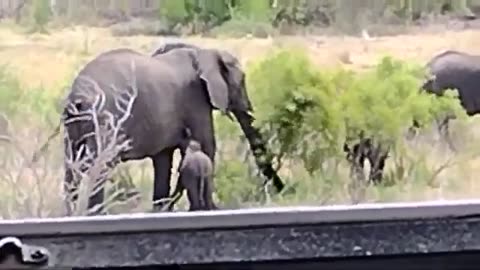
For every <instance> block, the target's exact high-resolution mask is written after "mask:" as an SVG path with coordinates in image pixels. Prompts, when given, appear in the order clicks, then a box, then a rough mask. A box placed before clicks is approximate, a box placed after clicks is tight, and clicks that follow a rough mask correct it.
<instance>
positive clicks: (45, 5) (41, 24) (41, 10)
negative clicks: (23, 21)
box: [33, 0, 51, 32]
mask: <svg viewBox="0 0 480 270" xmlns="http://www.w3.org/2000/svg"><path fill="white" fill-rule="evenodd" d="M50 15H51V11H50V1H49V0H35V1H33V21H34V23H35V25H34V26H35V30H36V31H40V32H45V31H46V29H45V26H46V25H47V23H48V22H49V20H50Z"/></svg>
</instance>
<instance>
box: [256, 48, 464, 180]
mask: <svg viewBox="0 0 480 270" xmlns="http://www.w3.org/2000/svg"><path fill="white" fill-rule="evenodd" d="M422 75H423V71H422V69H421V68H420V67H419V66H417V65H413V64H410V63H407V62H403V61H400V60H396V59H393V58H391V57H388V56H387V57H384V58H382V59H381V61H380V62H379V64H378V65H377V66H376V68H374V69H372V70H369V71H366V72H363V73H357V74H356V73H353V72H350V71H346V70H343V69H341V68H338V69H336V70H322V69H319V68H317V67H316V66H314V65H313V64H312V63H311V62H310V61H309V59H308V57H307V56H306V54H305V53H304V52H303V51H302V50H301V48H300V49H293V50H292V49H281V50H278V51H275V52H272V53H271V54H270V55H268V56H267V57H265V58H264V59H262V60H261V61H259V62H258V63H256V64H254V65H253V66H252V67H251V68H250V69H249V70H248V76H247V78H248V88H249V90H250V91H251V93H252V99H253V102H254V103H255V104H256V106H255V108H256V110H257V112H256V117H257V120H256V125H257V126H258V127H259V128H261V130H262V132H263V133H264V135H265V136H266V137H267V138H269V141H270V149H272V151H273V152H274V153H275V154H276V156H277V157H278V159H279V162H280V163H281V159H282V158H289V159H298V160H301V161H302V162H303V164H304V166H305V169H306V170H307V171H309V173H311V174H312V173H314V172H316V171H319V170H320V171H321V170H324V164H326V162H327V161H329V160H331V159H332V158H344V153H343V148H342V146H343V143H344V142H345V139H348V142H350V143H353V142H355V141H357V140H358V139H360V134H363V136H364V137H373V138H375V139H376V140H377V141H378V142H381V143H383V144H386V145H387V146H388V145H391V146H394V145H396V144H397V143H401V142H402V141H403V134H404V132H405V130H406V129H407V128H408V127H410V126H411V125H412V122H413V120H414V119H416V120H417V121H419V122H420V123H422V124H424V126H425V127H428V126H429V125H430V123H431V122H432V121H433V119H434V118H435V117H438V116H439V115H440V114H444V113H450V114H454V115H457V117H459V118H462V116H466V115H465V112H464V110H463V109H462V108H461V106H460V104H459V102H458V100H457V99H456V97H455V96H452V95H445V96H444V97H441V98H438V97H435V96H433V95H429V94H427V93H424V92H421V91H419V86H420V82H421V78H422Z"/></svg>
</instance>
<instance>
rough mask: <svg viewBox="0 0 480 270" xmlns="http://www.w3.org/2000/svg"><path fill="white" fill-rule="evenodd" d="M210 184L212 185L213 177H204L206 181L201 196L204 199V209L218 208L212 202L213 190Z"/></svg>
mask: <svg viewBox="0 0 480 270" xmlns="http://www.w3.org/2000/svg"><path fill="white" fill-rule="evenodd" d="M212 185H213V178H210V179H206V183H204V188H203V194H201V196H203V198H204V201H205V203H206V210H217V209H219V208H218V207H217V206H216V205H215V203H214V202H213V196H212V195H213V190H212Z"/></svg>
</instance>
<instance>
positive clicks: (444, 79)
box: [416, 50, 480, 149]
mask: <svg viewBox="0 0 480 270" xmlns="http://www.w3.org/2000/svg"><path fill="white" fill-rule="evenodd" d="M426 68H427V70H428V71H429V73H430V75H431V76H430V77H429V78H428V79H427V80H426V82H425V83H424V84H423V85H422V88H421V89H422V90H424V91H426V92H427V93H432V94H435V95H437V96H441V95H443V94H444V92H445V90H447V89H457V90H458V98H459V100H460V104H461V106H462V107H463V108H464V109H465V111H466V114H467V115H468V116H473V115H475V114H478V113H479V112H480V89H479V88H478V86H479V85H480V55H473V54H469V53H465V52H460V51H455V50H447V51H444V52H442V53H439V54H437V55H435V56H434V57H433V58H432V59H431V60H430V61H429V62H428V63H427V65H426ZM454 118H455V117H453V116H451V115H447V116H445V117H444V118H443V119H441V120H439V125H438V129H439V132H440V133H441V134H442V135H443V136H445V137H446V139H447V142H448V144H449V146H450V148H451V149H455V148H454V147H453V145H452V143H451V140H450V135H449V130H448V122H449V120H452V119H454ZM416 126H418V124H416Z"/></svg>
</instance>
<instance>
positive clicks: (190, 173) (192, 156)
mask: <svg viewBox="0 0 480 270" xmlns="http://www.w3.org/2000/svg"><path fill="white" fill-rule="evenodd" d="M178 171H179V179H178V183H177V187H176V188H175V191H174V193H173V195H172V197H173V198H174V201H173V203H172V204H171V205H170V210H171V209H172V206H173V204H174V203H175V202H176V201H178V199H180V197H181V195H182V192H183V190H184V189H186V190H187V196H188V201H189V203H190V209H189V210H190V211H198V210H214V209H218V208H217V206H216V205H215V204H214V202H213V198H212V194H213V164H212V161H211V160H210V158H209V157H208V156H207V155H206V154H205V153H204V152H202V149H201V145H200V144H199V143H198V142H197V141H195V140H188V142H187V147H186V150H185V154H184V156H183V159H182V161H181V165H180V168H179V170H178Z"/></svg>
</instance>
